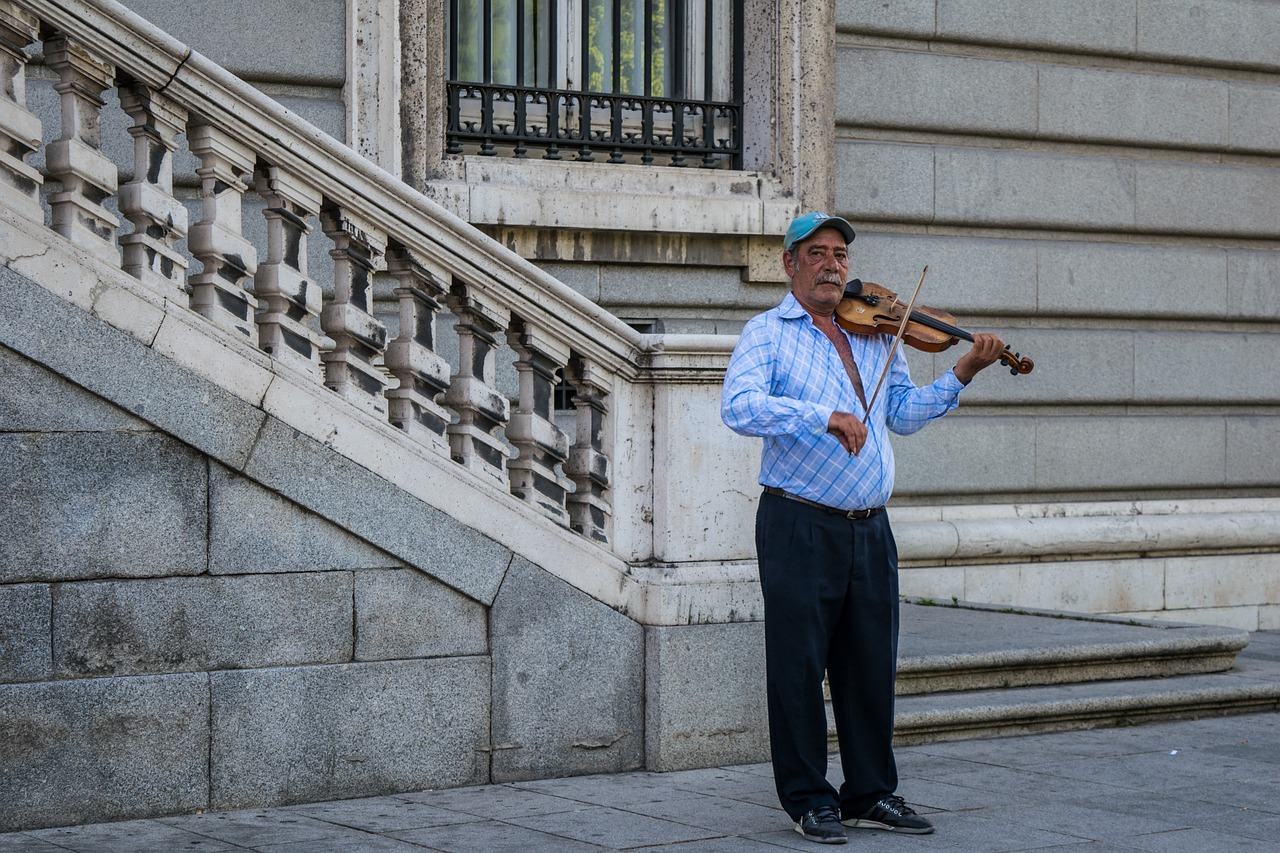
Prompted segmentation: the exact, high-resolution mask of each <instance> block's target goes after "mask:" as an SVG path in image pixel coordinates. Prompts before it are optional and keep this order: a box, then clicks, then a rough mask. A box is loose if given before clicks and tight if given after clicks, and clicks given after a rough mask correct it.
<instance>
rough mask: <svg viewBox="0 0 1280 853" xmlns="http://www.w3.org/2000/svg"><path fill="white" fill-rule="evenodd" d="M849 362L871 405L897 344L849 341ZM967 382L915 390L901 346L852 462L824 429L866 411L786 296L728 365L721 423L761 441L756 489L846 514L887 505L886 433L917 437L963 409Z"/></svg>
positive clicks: (828, 347)
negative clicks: (837, 415)
mask: <svg viewBox="0 0 1280 853" xmlns="http://www.w3.org/2000/svg"><path fill="white" fill-rule="evenodd" d="M843 334H845V336H846V337H847V338H848V339H849V346H850V348H851V349H852V350H853V360H854V362H855V363H856V364H857V365H858V371H859V373H860V374H861V376H862V382H863V386H864V390H865V393H866V395H867V399H868V400H870V399H871V395H872V392H873V391H874V390H875V383H876V381H877V380H878V379H879V377H880V372H881V370H883V369H884V365H885V361H886V360H887V359H888V357H889V348H890V347H891V346H892V344H893V337H892V336H890V335H852V334H848V333H843ZM963 387H964V386H963V385H962V384H961V383H960V380H959V379H957V378H956V376H955V373H953V372H952V371H947V372H946V373H945V374H944V375H943V376H941V377H939V379H938V380H937V381H936V382H934V383H933V384H932V385H926V386H923V387H920V388H917V387H916V386H915V385H914V384H912V382H911V376H910V374H909V373H908V372H907V360H906V358H905V357H904V356H903V354H902V349H901V345H900V346H899V349H898V351H897V352H895V353H894V356H893V366H892V367H891V368H890V369H889V374H888V376H886V377H885V380H884V385H883V386H882V387H881V388H880V393H879V395H878V396H877V397H876V399H875V400H874V401H873V402H872V403H871V407H872V416H871V417H870V418H869V419H868V421H867V430H868V435H867V443H866V445H865V446H864V447H863V448H862V450H861V451H860V452H859V454H858V455H857V456H850V455H849V453H848V451H846V450H845V449H844V447H843V446H842V445H841V444H840V441H839V440H838V439H837V438H836V437H835V436H834V435H831V434H830V433H828V432H827V422H828V421H829V420H830V419H831V413H832V412H836V411H841V412H850V413H852V414H854V415H857V417H858V418H859V419H861V418H862V416H863V414H864V410H863V407H862V404H861V403H860V402H859V401H858V396H857V394H856V393H854V390H853V385H852V383H850V381H849V375H848V374H847V373H846V372H845V369H844V364H843V363H842V362H841V361H840V354H839V353H838V352H836V348H835V346H834V345H833V344H832V343H831V341H830V340H828V338H827V337H826V336H825V335H824V334H822V332H820V331H819V330H818V329H817V328H815V327H814V325H813V321H812V320H811V319H810V317H809V314H808V312H806V311H805V310H804V308H803V307H802V306H801V305H800V303H799V302H797V301H796V298H795V297H794V296H793V295H792V294H791V293H787V295H786V298H784V299H783V300H782V304H780V305H779V306H778V307H777V308H774V309H772V310H770V311H766V312H765V313H763V314H759V315H757V316H755V317H753V318H752V319H751V320H749V321H748V322H747V324H746V326H745V327H744V328H743V330H742V337H741V338H740V339H739V341H738V345H737V346H736V347H735V348H734V350H733V356H732V357H731V358H730V359H729V369H728V371H727V373H726V374H725V378H724V391H723V392H722V395H721V398H720V417H721V418H722V419H723V420H724V422H725V424H726V425H727V426H728V427H729V428H730V429H732V430H733V431H734V432H736V433H739V434H740V435H758V436H760V437H762V438H763V439H764V454H763V456H762V458H761V460H760V484H761V485H762V486H774V487H775V488H779V489H784V490H786V491H788V492H791V493H792V494H796V495H800V496H801V497H805V498H808V499H809V500H811V501H817V502H818V503H821V504H826V505H827V506H832V507H838V508H840V509H868V508H870V507H877V506H881V505H883V504H884V503H885V502H887V501H888V500H889V496H890V494H892V493H893V474H894V465H893V447H892V446H891V445H890V444H889V434H888V430H893V431H894V432H896V433H899V434H901V435H907V434H909V433H913V432H915V431H916V430H918V429H920V428H921V427H923V426H924V425H925V424H926V423H928V422H929V421H931V420H933V419H935V418H940V417H942V416H943V415H945V414H946V413H947V412H949V411H950V410H951V409H954V408H955V407H956V406H957V405H958V398H959V395H960V390H961V389H962V388H963Z"/></svg>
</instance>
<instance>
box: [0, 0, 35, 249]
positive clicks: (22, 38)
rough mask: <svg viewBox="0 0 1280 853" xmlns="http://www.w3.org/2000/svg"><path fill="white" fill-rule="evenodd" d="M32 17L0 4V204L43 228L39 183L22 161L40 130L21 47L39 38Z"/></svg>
mask: <svg viewBox="0 0 1280 853" xmlns="http://www.w3.org/2000/svg"><path fill="white" fill-rule="evenodd" d="M39 25H40V22H39V20H38V19H37V18H36V16H35V15H32V14H31V13H30V12H27V11H24V10H22V9H19V8H18V7H17V6H15V5H14V4H13V3H9V2H0V204H2V205H4V207H5V208H7V209H9V210H12V211H14V212H15V213H17V214H19V215H20V216H22V217H23V218H24V219H27V220H29V221H31V222H35V223H37V224H39V225H44V208H42V207H41V206H40V186H41V185H42V184H43V183H44V178H43V176H41V174H40V172H39V170H37V169H36V168H35V167H34V166H32V165H31V164H29V163H28V162H27V157H29V156H30V155H31V154H32V153H33V152H34V151H36V150H38V149H39V148H40V143H41V140H42V139H43V135H44V128H43V125H42V124H41V123H40V119H38V118H36V115H35V113H33V112H31V110H29V109H27V55H26V52H25V48H26V46H27V45H29V44H31V43H32V42H34V41H35V40H36V39H37V37H38V35H39Z"/></svg>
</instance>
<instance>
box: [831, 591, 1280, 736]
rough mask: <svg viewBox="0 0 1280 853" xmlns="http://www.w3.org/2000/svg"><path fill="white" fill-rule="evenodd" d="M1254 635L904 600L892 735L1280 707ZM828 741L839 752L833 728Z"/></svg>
mask: <svg viewBox="0 0 1280 853" xmlns="http://www.w3.org/2000/svg"><path fill="white" fill-rule="evenodd" d="M1268 639H1270V638H1268ZM1249 641H1250V635H1249V633H1248V632H1247V631H1243V630H1239V629H1233V628H1223V627H1218V626H1205V625H1188V624H1185V623H1172V622H1170V623H1165V622H1151V621H1139V620H1127V619H1116V618H1109V617H1096V616H1090V615H1085V614H1074V613H1051V612H1044V611H1017V612H1014V611H1011V610H1008V609H1001V608H995V607H988V606H982V605H970V604H956V605H954V606H923V605H920V604H917V603H904V604H903V606H902V630H901V638H900V644H899V675H898V699H897V703H896V714H895V727H896V734H895V742H897V743H900V744H904V745H907V744H918V743H928V742H934V741H943V740H959V739H968V738H981V737H997V736H1007V735H1021V734H1029V733H1032V732H1047V731H1066V730H1070V729H1080V728H1097V727H1106V726H1118V725H1129V724H1133V723H1137V722H1142V721H1146V720H1154V719H1185V718H1192V717H1202V716H1214V715H1222V714H1230V713H1249V712H1256V711H1263V710H1274V709H1277V708H1280V654H1277V653H1275V650H1274V649H1271V648H1270V647H1268V649H1267V650H1265V651H1259V652H1258V653H1251V652H1250V651H1249V650H1248V645H1249ZM828 720H829V721H830V707H829V705H828ZM828 740H829V742H830V744H831V748H832V749H833V750H834V749H835V748H836V741H835V729H834V726H832V725H830V723H829V725H828Z"/></svg>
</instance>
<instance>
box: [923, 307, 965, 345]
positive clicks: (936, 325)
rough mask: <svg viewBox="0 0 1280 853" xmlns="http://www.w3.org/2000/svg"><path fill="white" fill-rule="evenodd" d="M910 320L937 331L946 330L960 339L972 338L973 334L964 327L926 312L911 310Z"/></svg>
mask: <svg viewBox="0 0 1280 853" xmlns="http://www.w3.org/2000/svg"><path fill="white" fill-rule="evenodd" d="M911 322H913V323H919V324H920V325H922V326H928V327H929V328H930V329H935V330H937V331H939V332H946V333H947V334H948V335H951V336H952V337H953V338H959V339H960V340H962V341H972V340H973V335H970V334H969V333H968V332H966V331H965V330H964V329H961V328H959V327H958V326H953V325H951V324H950V323H944V322H942V321H941V320H939V319H937V318H935V317H930V316H929V315H928V314H921V313H920V312H919V311H912V312H911Z"/></svg>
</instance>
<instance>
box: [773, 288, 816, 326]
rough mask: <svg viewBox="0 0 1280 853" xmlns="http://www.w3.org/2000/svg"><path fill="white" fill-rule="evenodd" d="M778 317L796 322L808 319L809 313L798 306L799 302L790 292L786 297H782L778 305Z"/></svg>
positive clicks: (801, 306)
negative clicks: (804, 318)
mask: <svg viewBox="0 0 1280 853" xmlns="http://www.w3.org/2000/svg"><path fill="white" fill-rule="evenodd" d="M778 315H779V316H781V317H782V318H783V319H784V320H798V319H800V318H801V317H806V318H807V317H808V316H809V312H808V311H806V310H804V306H803V305H801V304H800V300H798V299H796V295H795V294H794V293H792V292H791V291H790V290H788V291H787V295H786V296H784V297H782V302H780V303H779V304H778Z"/></svg>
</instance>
